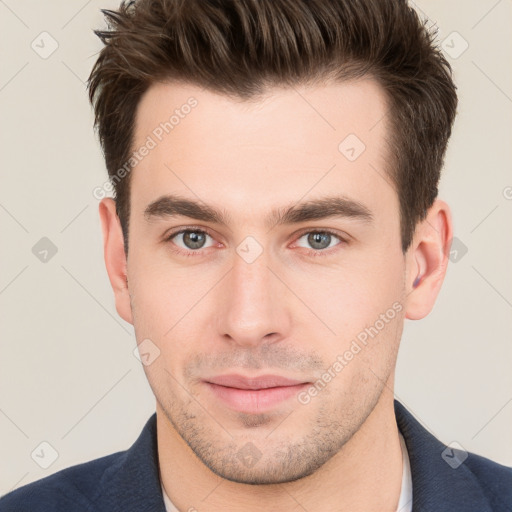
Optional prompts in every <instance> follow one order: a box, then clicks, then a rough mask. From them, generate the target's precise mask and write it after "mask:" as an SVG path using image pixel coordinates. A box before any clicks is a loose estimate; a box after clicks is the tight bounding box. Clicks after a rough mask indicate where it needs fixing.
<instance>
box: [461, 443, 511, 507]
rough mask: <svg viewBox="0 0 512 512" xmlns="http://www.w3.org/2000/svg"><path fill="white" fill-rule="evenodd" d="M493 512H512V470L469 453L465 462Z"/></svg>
mask: <svg viewBox="0 0 512 512" xmlns="http://www.w3.org/2000/svg"><path fill="white" fill-rule="evenodd" d="M464 464H465V466H466V468H467V469H468V470H469V471H470V472H471V474H472V475H473V476H474V478H475V481H476V482H477V483H478V485H479V486H480V488H481V489H482V492H483V493H484V494H485V496H486V498H487V500H488V501H489V502H490V503H491V504H492V505H493V510H503V511H506V510H507V511H512V468H511V467H508V466H503V465H501V464H498V463H497V462H494V461H492V460H490V459H487V458H485V457H482V456H481V455H477V454H475V453H469V454H468V458H467V460H466V461H465V462H464Z"/></svg>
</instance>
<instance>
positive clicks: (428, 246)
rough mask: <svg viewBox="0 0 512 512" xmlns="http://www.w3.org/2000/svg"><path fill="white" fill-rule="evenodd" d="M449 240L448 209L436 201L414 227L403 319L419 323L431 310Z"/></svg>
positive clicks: (441, 202) (450, 222)
mask: <svg viewBox="0 0 512 512" xmlns="http://www.w3.org/2000/svg"><path fill="white" fill-rule="evenodd" d="M452 236H453V225H452V219H451V213H450V208H449V206H448V204H446V203H445V202H444V201H441V200H440V199H438V200H436V201H435V202H434V204H433V205H432V206H431V208H430V209H429V211H428V214H427V217H426V218H425V219H424V220H423V221H422V222H420V223H419V224H418V225H417V227H416V232H415V235H414V239H413V243H412V245H411V247H410V249H409V255H408V263H407V265H408V269H407V270H408V271H407V276H408V278H407V294H408V295H407V306H406V313H405V317H406V318H408V319H410V320H419V319H421V318H424V317H426V316H427V315H428V314H429V313H430V311H431V310H432V308H433V307H434V304H435V301H436V298H437V296H438V294H439V291H440V290H441V286H442V284H443V281H444V277H445V275H446V270H447V267H448V261H449V260H448V255H449V251H450V244H451V240H452Z"/></svg>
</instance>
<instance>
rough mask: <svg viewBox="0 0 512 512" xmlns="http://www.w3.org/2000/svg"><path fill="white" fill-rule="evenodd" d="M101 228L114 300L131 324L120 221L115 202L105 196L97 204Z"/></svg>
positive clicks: (124, 318) (123, 316)
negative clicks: (98, 204)
mask: <svg viewBox="0 0 512 512" xmlns="http://www.w3.org/2000/svg"><path fill="white" fill-rule="evenodd" d="M99 213H100V220H101V229H102V231H103V254H104V257H105V266H106V267H107V273H108V277H109V279H110V284H111V286H112V290H114V297H115V301H116V309H117V312H118V313H119V316H120V317H121V318H122V319H123V320H125V321H127V322H129V323H130V324H133V319H132V310H131V307H130V294H129V292H128V277H127V275H128V274H127V263H126V254H125V252H124V239H123V231H122V228H121V222H120V220H119V217H118V216H117V212H116V203H115V201H114V200H113V199H111V198H109V197H107V198H104V199H102V200H101V202H100V206H99Z"/></svg>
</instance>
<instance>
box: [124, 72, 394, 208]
mask: <svg viewBox="0 0 512 512" xmlns="http://www.w3.org/2000/svg"><path fill="white" fill-rule="evenodd" d="M386 112H387V101H386V96H385V93H384V91H383V90H382V88H381V87H380V86H379V85H378V84H377V83H376V82H375V81H374V80H371V79H364V80H359V81H353V82H346V83H337V84H330V85H322V86H315V87H303V86H296V87H295V86H294V87H288V88H278V87H276V88H272V89H270V90H269V91H268V94H265V95H264V96H263V97H261V98H258V99H257V100H253V101H249V102H245V101H242V100H239V99H233V98H228V97H227V96H224V95H220V94H216V93H214V92H212V91H209V90H206V89H201V88H199V87H197V86H193V85H188V84H177V83H166V84H155V85H153V86H152V87H151V88H150V89H148V91H147V92H146V93H145V94H144V95H143V97H142V98H141V101H140V103H139V105H138V109H137V116H136V124H135V133H134V144H133V149H134V150H135V151H138V150H140V148H142V147H143V146H148V147H149V146H150V149H149V150H148V151H145V156H144V157H143V158H142V159H140V161H139V162H137V164H136V166H135V167H134V170H133V171H132V178H131V179H132V186H131V190H132V199H133V204H134V205H135V206H136V207H138V208H139V209H143V208H144V207H145V206H146V205H147V204H148V203H149V202H150V201H152V200H154V199H155V198H157V197H159V196H161V195H163V194H172V193H180V194H182V195H185V196H188V197H190V198H195V199H197V198H201V199H203V198H208V201H207V202H208V203H210V204H217V205H222V206H224V207H226V205H232V206H233V209H234V210H235V211H236V210H237V209H238V213H240V214H245V213H247V212H248V210H251V211H253V212H255V213H256V211H257V210H258V209H259V208H261V211H263V209H264V208H265V206H266V205H267V204H266V203H267V202H268V201H269V200H270V198H272V199H274V200H275V202H277V203H279V201H280V200H281V199H282V200H283V201H284V202H291V201H298V200H299V199H300V198H301V197H304V196H305V195H306V194H309V196H311V197H313V196H315V195H317V194H318V195H321V194H323V193H325V192H328V191H329V192H331V191H332V190H333V189H336V190H338V191H340V192H342V193H343V194H344V195H348V196H351V195H352V196H354V197H357V198H359V199H361V198H362V199H365V198H366V200H367V202H369V203H370V204H371V203H379V202H382V201H386V200H388V201H389V200H391V201H396V197H393V196H395V195H396V193H395V191H394V189H393V188H392V187H391V186H390V181H389V179H387V178H386V169H387V162H388V155H387V151H386V150H387V147H386V136H387V129H388V128H387V119H386ZM139 152H140V151H139ZM278 206H279V205H278ZM377 206H378V205H377ZM141 211H142V210H141Z"/></svg>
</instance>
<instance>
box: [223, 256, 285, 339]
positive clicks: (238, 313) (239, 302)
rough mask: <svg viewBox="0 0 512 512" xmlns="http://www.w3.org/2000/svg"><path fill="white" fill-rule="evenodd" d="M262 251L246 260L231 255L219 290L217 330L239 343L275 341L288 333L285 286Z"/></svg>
mask: <svg viewBox="0 0 512 512" xmlns="http://www.w3.org/2000/svg"><path fill="white" fill-rule="evenodd" d="M269 263H270V262H269V261H268V258H267V256H266V254H265V253H263V254H262V255H260V256H259V257H258V258H257V259H256V260H255V261H253V262H251V263H248V262H247V261H245V260H244V259H243V258H242V257H239V256H238V255H235V257H234V262H233V267H232V269H231V271H230V272H229V273H228V274H227V276H226V277H225V279H224V280H223V283H222V288H221V290H220V297H218V299H219V300H220V304H221V306H220V307H219V308H218V317H217V320H216V322H217V328H218V333H219V334H220V335H221V337H223V338H224V339H226V340H229V341H230V342H231V343H233V344H237V345H239V346H245V347H250V346H257V345H259V344H261V343H269V342H277V341H279V340H280V339H283V338H286V337H287V336H288V335H289V331H290V327H291V312H290V310H289V303H288V302H287V300H286V297H287V294H286V287H285V285H284V284H283V283H282V282H281V281H280V280H279V278H278V277H276V273H275V271H274V270H273V269H271V268H270V267H269Z"/></svg>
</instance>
